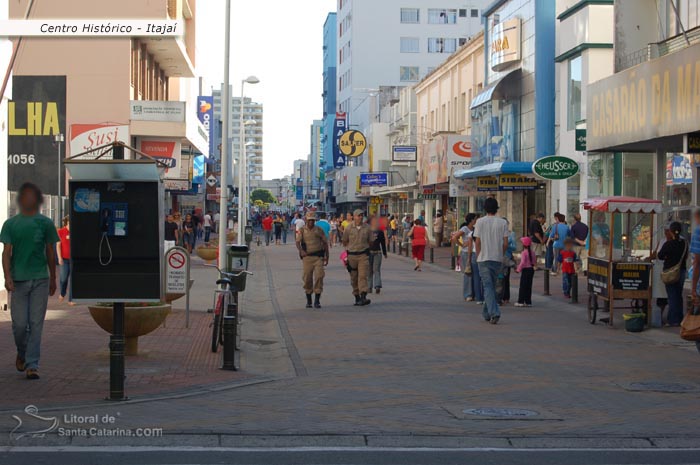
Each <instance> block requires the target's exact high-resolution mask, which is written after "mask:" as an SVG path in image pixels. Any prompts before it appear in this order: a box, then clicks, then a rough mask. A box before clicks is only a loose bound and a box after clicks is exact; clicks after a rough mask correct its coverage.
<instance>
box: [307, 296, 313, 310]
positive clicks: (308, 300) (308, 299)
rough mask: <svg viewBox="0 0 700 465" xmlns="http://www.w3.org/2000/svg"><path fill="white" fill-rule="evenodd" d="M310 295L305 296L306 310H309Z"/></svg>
mask: <svg viewBox="0 0 700 465" xmlns="http://www.w3.org/2000/svg"><path fill="white" fill-rule="evenodd" d="M311 307H312V305H311V294H306V308H311Z"/></svg>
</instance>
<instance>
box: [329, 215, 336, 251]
mask: <svg viewBox="0 0 700 465" xmlns="http://www.w3.org/2000/svg"><path fill="white" fill-rule="evenodd" d="M330 223H331V234H330V245H331V247H333V246H334V245H335V244H337V243H338V218H336V217H335V216H331V221H330Z"/></svg>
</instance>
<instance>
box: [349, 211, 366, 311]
mask: <svg viewBox="0 0 700 465" xmlns="http://www.w3.org/2000/svg"><path fill="white" fill-rule="evenodd" d="M362 220H363V212H362V210H359V209H358V210H355V211H354V215H353V222H352V223H351V224H350V223H349V224H348V225H347V227H345V230H344V233H343V246H344V247H345V248H346V250H347V252H348V271H350V282H351V284H352V294H353V295H354V296H355V305H360V306H364V305H369V304H370V303H371V301H370V300H369V299H368V298H367V291H368V287H367V280H368V276H369V248H370V246H371V245H372V244H371V234H370V228H369V225H367V224H366V223H363V221H362Z"/></svg>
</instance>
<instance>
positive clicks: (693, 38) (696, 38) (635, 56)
mask: <svg viewBox="0 0 700 465" xmlns="http://www.w3.org/2000/svg"><path fill="white" fill-rule="evenodd" d="M686 37H687V40H686ZM699 42H700V27H696V28H693V29H691V30H689V31H687V32H686V34H685V35H683V34H679V35H677V36H673V37H670V38H668V39H666V40H663V41H661V42H654V43H651V44H648V45H647V46H646V47H644V48H641V49H639V50H637V51H634V52H632V53H628V54H627V55H625V56H622V57H618V58H617V59H616V63H615V72H618V73H619V72H620V71H624V70H626V69H627V68H631V67H633V66H636V65H639V64H641V63H644V62H646V61H650V60H653V59H655V58H660V57H662V56H664V55H669V54H671V53H674V52H677V51H679V50H681V49H683V48H685V47H687V46H688V45H693V44H697V43H699Z"/></svg>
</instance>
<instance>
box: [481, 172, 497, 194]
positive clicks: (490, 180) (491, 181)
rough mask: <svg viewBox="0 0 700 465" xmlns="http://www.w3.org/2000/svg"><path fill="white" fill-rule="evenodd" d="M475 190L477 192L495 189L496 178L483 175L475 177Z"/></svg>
mask: <svg viewBox="0 0 700 465" xmlns="http://www.w3.org/2000/svg"><path fill="white" fill-rule="evenodd" d="M476 190H477V191H479V192H484V191H497V190H498V178H497V177H495V176H483V177H480V178H476Z"/></svg>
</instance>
